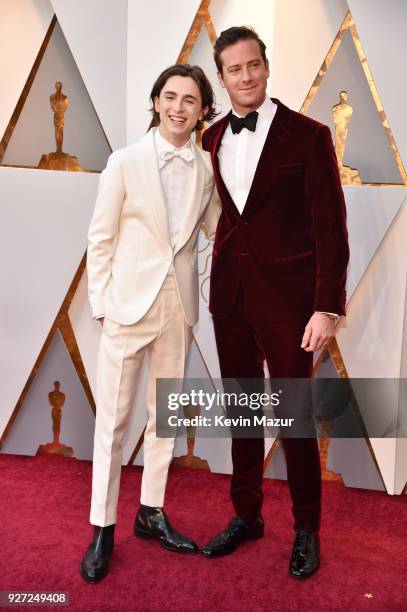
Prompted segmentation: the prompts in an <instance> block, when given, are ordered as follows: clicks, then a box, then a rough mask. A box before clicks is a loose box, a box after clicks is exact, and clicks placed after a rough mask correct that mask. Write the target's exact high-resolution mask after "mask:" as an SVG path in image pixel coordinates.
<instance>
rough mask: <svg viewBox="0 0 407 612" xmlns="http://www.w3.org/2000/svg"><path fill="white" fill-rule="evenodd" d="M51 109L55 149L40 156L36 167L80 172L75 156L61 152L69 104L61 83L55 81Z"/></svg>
mask: <svg viewBox="0 0 407 612" xmlns="http://www.w3.org/2000/svg"><path fill="white" fill-rule="evenodd" d="M50 104H51V109H52V111H53V113H54V126H55V140H56V144H57V150H56V151H54V152H53V153H46V154H44V155H43V156H42V157H41V160H40V163H39V165H38V168H42V169H45V170H70V171H73V172H81V171H82V168H81V167H80V164H79V161H78V158H77V157H74V156H73V155H69V154H68V153H63V151H62V142H63V140H64V125H65V113H66V111H67V108H68V105H69V99H68V96H65V94H63V93H62V83H61V82H60V81H57V82H56V83H55V93H54V94H52V95H51V96H50Z"/></svg>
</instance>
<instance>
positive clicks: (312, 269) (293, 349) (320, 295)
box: [202, 99, 349, 532]
mask: <svg viewBox="0 0 407 612" xmlns="http://www.w3.org/2000/svg"><path fill="white" fill-rule="evenodd" d="M273 101H274V102H275V103H276V104H277V111H276V114H275V116H274V119H273V121H272V123H271V127H270V130H269V133H268V135H267V138H266V141H265V144H264V147H263V150H262V153H261V155H260V159H259V161H258V165H257V169H256V173H255V176H254V179H253V183H252V186H251V189H250V192H249V195H248V198H247V201H246V204H245V207H244V209H243V212H242V214H240V213H239V211H238V209H237V207H236V205H235V203H234V202H233V200H232V198H231V196H230V194H229V192H228V190H227V188H226V186H225V183H224V181H223V179H222V176H221V174H220V170H219V161H218V151H219V148H220V145H221V141H222V136H223V134H224V132H225V130H226V128H227V125H228V122H229V115H227V116H226V117H225V118H223V119H221V120H220V121H218V122H217V123H215V124H214V125H213V126H211V127H210V128H209V129H208V130H207V131H206V132H205V133H204V135H203V141H202V142H203V147H204V148H205V149H206V150H207V151H210V153H211V157H212V165H213V168H214V174H215V181H216V185H217V189H218V192H219V195H220V198H221V200H222V214H221V217H220V219H219V224H218V227H217V231H216V237H215V243H214V248H213V258H212V269H211V289H210V306H209V308H210V311H211V313H212V315H213V319H214V326H215V335H216V343H217V348H218V353H219V361H220V369H221V374H222V378H253V379H254V378H257V379H261V378H263V376H264V372H263V365H264V361H266V362H267V365H268V368H269V372H270V375H271V376H275V377H283V378H291V377H292V378H295V377H297V378H308V377H310V376H311V372H312V353H307V352H305V351H304V350H303V349H301V340H302V335H303V333H304V328H305V325H306V323H307V322H308V320H309V318H310V317H311V315H312V313H313V312H314V311H325V312H333V313H337V314H340V315H343V314H344V313H345V282H346V269H347V264H348V259H349V248H348V240H347V229H346V209H345V201H344V197H343V191H342V187H341V182H340V176H339V171H338V163H337V158H336V153H335V149H334V147H333V143H332V138H331V133H330V130H329V128H328V127H327V126H325V125H322V124H320V123H318V122H316V121H314V120H313V119H309V118H308V117H304V116H303V115H300V114H299V113H296V112H294V111H291V110H290V109H288V108H287V107H286V106H285V105H284V104H282V103H281V102H280V101H279V100H274V99H273ZM283 446H284V451H285V456H286V462H287V477H288V484H289V487H290V492H291V496H292V500H293V507H292V510H293V513H294V527H295V528H296V529H299V528H302V529H306V530H307V531H313V532H317V531H318V530H319V525H320V514H321V468H320V461H319V450H318V443H317V440H316V439H315V438H312V437H310V438H301V439H299V438H297V439H296V438H290V439H284V440H283ZM263 458H264V440H263V439H260V438H257V439H256V438H246V439H245V438H236V437H234V438H233V439H232V460H233V476H232V482H231V496H232V501H233V504H234V508H235V511H236V513H237V514H238V516H240V517H241V518H243V519H244V520H246V521H247V522H252V521H253V520H254V519H255V518H256V517H257V516H259V514H260V512H261V507H262V501H263V493H262V468H263Z"/></svg>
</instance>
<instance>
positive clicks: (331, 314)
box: [316, 310, 339, 322]
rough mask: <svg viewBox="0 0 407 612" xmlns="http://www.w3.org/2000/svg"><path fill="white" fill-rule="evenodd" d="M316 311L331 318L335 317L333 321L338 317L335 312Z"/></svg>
mask: <svg viewBox="0 0 407 612" xmlns="http://www.w3.org/2000/svg"><path fill="white" fill-rule="evenodd" d="M316 312H318V313H319V314H324V315H328V317H330V318H331V319H335V322H336V321H337V320H338V319H339V315H338V314H336V312H322V311H320V310H317V311H316Z"/></svg>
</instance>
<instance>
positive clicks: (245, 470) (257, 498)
mask: <svg viewBox="0 0 407 612" xmlns="http://www.w3.org/2000/svg"><path fill="white" fill-rule="evenodd" d="M246 298H247V296H246V294H245V292H244V290H243V287H242V286H240V289H239V291H238V296H237V301H236V303H235V305H234V307H233V309H232V312H231V313H230V315H229V316H228V317H226V318H225V319H221V318H216V317H214V326H215V337H216V344H217V349H218V354H219V364H220V369H221V374H222V378H224V379H233V378H238V379H239V382H240V383H241V384H242V386H244V385H247V387H248V388H247V389H246V388H245V389H244V391H245V392H246V393H250V392H251V390H254V386H255V385H256V381H259V382H260V384H258V383H257V384H258V386H259V387H260V386H261V381H262V379H263V378H264V360H265V361H266V363H267V367H268V370H269V373H270V376H271V377H275V378H308V377H310V376H311V373H312V353H307V352H306V351H304V350H303V349H301V347H300V344H301V338H302V334H303V333H304V327H305V324H306V321H304V320H303V319H298V320H292V321H289V322H285V321H283V322H280V323H275V322H273V321H271V322H269V321H268V320H267V319H263V320H261V321H259V322H256V321H253V320H252V317H251V316H250V314H249V313H248V312H247V309H246V303H247V299H246ZM242 379H247V380H242ZM227 384H228V381H227V380H225V382H224V388H225V391H228V388H227ZM256 391H257V392H262V391H263V389H260V388H257V389H256ZM287 408H288V409H289V408H290V407H289V406H287ZM249 411H250V410H249ZM276 414H277V416H278V413H277V410H276ZM281 416H283V415H281ZM232 434H233V430H232ZM282 443H283V448H284V453H285V458H286V463H287V479H288V484H289V487H290V492H291V497H292V502H293V505H292V512H293V515H294V528H295V529H305V530H307V531H310V532H314V533H317V532H318V531H319V527H320V520H321V467H320V459H319V447H318V441H317V439H316V438H313V437H309V438H283V439H282ZM263 459H264V439H263V438H259V437H257V438H244V437H233V435H232V461H233V468H234V469H233V476H232V481H231V497H232V502H233V506H234V509H235V512H236V514H237V515H238V516H240V517H241V518H242V519H243V520H245V521H246V522H248V523H251V522H253V521H254V520H255V519H256V518H257V517H258V516H259V515H260V513H261V508H262V503H263V490H262V481H263Z"/></svg>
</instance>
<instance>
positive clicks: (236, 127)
mask: <svg viewBox="0 0 407 612" xmlns="http://www.w3.org/2000/svg"><path fill="white" fill-rule="evenodd" d="M258 116H259V113H258V112H257V111H252V112H251V113H249V114H248V115H246V117H236V115H234V114H233V113H231V115H230V127H231V128H232V132H233V133H234V134H239V133H240V132H241V131H242V129H243V128H244V127H245V128H247V129H248V130H250V131H251V132H255V131H256V123H257V117H258Z"/></svg>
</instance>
